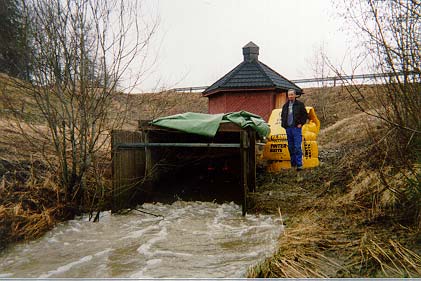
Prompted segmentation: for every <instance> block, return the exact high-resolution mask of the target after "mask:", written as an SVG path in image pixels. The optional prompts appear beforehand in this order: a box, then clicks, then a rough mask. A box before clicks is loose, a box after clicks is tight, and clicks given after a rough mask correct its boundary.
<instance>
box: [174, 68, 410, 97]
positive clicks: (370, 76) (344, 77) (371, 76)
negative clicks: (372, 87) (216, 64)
mask: <svg viewBox="0 0 421 281" xmlns="http://www.w3.org/2000/svg"><path fill="white" fill-rule="evenodd" d="M408 74H409V75H412V74H415V73H414V72H410V73H408ZM396 75H398V76H402V75H404V73H403V72H399V73H370V74H355V75H340V76H328V77H318V78H304V79H295V80H290V81H291V82H293V83H295V84H304V83H317V82H333V85H334V86H336V82H340V81H343V80H351V81H353V80H361V79H374V78H387V77H392V76H396ZM208 87H209V86H198V87H183V88H173V89H171V91H175V92H201V91H204V90H205V89H206V88H208Z"/></svg>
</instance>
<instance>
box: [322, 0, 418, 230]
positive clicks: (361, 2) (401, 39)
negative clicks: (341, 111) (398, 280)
mask: <svg viewBox="0 0 421 281" xmlns="http://www.w3.org/2000/svg"><path fill="white" fill-rule="evenodd" d="M341 5H342V6H341V7H342V8H344V9H342V11H344V12H343V14H342V15H343V17H344V18H345V19H346V20H347V21H348V23H350V24H351V26H352V28H353V30H354V31H356V36H355V38H358V39H359V40H360V41H358V43H360V44H362V46H363V49H362V50H363V54H362V56H361V57H366V58H367V59H369V61H370V62H371V63H372V65H371V67H372V69H373V70H374V71H375V72H377V73H379V72H380V73H385V75H384V76H383V77H382V78H379V79H378V80H376V81H375V82H376V83H377V84H378V86H377V87H376V88H375V90H376V91H377V100H376V104H373V103H372V102H368V100H367V99H366V98H365V96H364V92H363V91H362V90H361V87H360V86H359V85H356V84H355V83H352V81H346V80H345V81H344V83H346V84H347V85H348V86H349V87H347V88H346V89H347V90H348V92H349V94H350V96H351V97H352V99H353V100H354V102H355V103H356V104H357V105H358V107H359V109H360V110H361V111H363V112H365V113H367V114H369V115H371V116H375V117H377V118H379V119H380V120H382V121H383V123H384V128H385V129H386V133H385V134H383V135H382V136H380V137H378V138H377V140H376V142H375V145H374V148H375V149H374V151H372V153H373V156H374V154H377V155H375V156H374V158H376V159H377V160H376V161H377V162H378V163H379V164H378V168H379V172H380V173H379V175H380V177H381V178H382V180H383V182H384V183H385V186H386V188H387V189H389V190H390V191H392V192H393V194H395V195H396V198H398V201H399V202H400V204H401V206H402V207H403V208H399V209H400V210H401V211H403V213H404V214H406V215H407V217H408V218H409V217H412V218H414V219H415V222H416V223H417V224H418V225H420V226H421V209H420V206H421V189H420V186H421V175H420V172H419V168H416V167H417V165H414V162H419V161H420V159H421V114H420V112H421V67H420V66H421V52H420V51H421V48H420V47H421V46H420V45H421V40H420V39H421V23H420V10H421V2H420V1H419V0H389V1H380V0H351V1H343V3H342V4H341ZM330 67H331V68H332V69H333V70H334V71H335V73H336V74H337V75H339V76H340V75H342V74H343V72H342V71H340V69H339V68H338V67H335V66H334V65H333V64H332V63H330ZM378 156H380V157H382V158H380V157H378ZM385 165H391V166H393V167H394V170H395V171H396V169H398V170H399V171H401V173H403V175H405V176H407V181H406V184H405V186H404V187H403V188H400V187H396V186H390V185H389V184H388V173H387V172H386V171H385V169H383V168H384V166H385Z"/></svg>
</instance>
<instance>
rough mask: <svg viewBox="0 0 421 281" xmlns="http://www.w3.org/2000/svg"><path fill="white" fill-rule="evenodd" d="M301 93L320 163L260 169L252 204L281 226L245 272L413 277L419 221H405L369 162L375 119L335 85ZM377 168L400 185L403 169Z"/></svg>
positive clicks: (420, 264)
mask: <svg viewBox="0 0 421 281" xmlns="http://www.w3.org/2000/svg"><path fill="white" fill-rule="evenodd" d="M307 93H309V94H307V95H304V96H302V97H301V100H303V101H304V102H305V104H306V105H308V106H314V107H315V109H316V112H317V113H318V114H319V118H320V119H321V121H322V129H321V131H320V133H319V138H318V142H319V158H320V162H321V164H320V166H319V167H317V168H313V169H307V170H304V171H301V172H296V171H294V170H289V171H282V172H281V173H279V174H261V175H260V178H259V185H258V190H257V193H256V194H254V196H253V200H252V201H253V202H252V207H253V210H254V211H255V212H256V213H261V212H263V213H274V214H279V215H280V216H281V218H282V220H283V222H284V224H285V232H284V233H283V234H282V235H281V236H280V238H279V246H278V249H277V250H276V253H275V254H274V255H273V256H272V257H271V258H269V259H267V260H266V261H264V262H263V263H261V264H259V265H257V266H255V267H253V268H250V269H249V277H273V278H279V277H288V278H306V277H312V278H314V277H420V276H421V257H420V254H421V247H420V245H421V243H420V242H421V240H420V237H421V236H420V227H419V226H417V225H413V224H412V223H410V222H408V221H405V210H404V209H403V206H401V205H400V204H399V199H398V198H397V197H396V194H394V193H393V192H391V190H393V189H392V188H385V186H384V184H383V183H382V180H381V177H380V176H379V174H378V173H377V172H376V170H375V169H373V167H372V166H373V159H375V158H372V157H370V156H371V155H373V145H372V143H373V140H372V139H371V137H372V136H373V135H382V134H383V133H384V132H383V126H382V124H381V122H380V121H379V120H378V119H376V118H373V117H370V116H368V115H367V114H365V113H361V112H359V111H358V109H357V108H356V107H355V106H354V105H353V103H352V101H351V100H350V98H349V97H347V96H346V94H345V93H344V91H343V89H341V88H340V87H338V88H335V89H332V88H330V89H329V88H328V89H319V90H317V89H311V90H310V91H307ZM365 93H366V98H367V99H370V100H372V101H375V99H376V96H374V94H372V95H371V93H370V91H366V92H365ZM321 107H323V108H321ZM320 112H324V114H325V115H324V116H323V114H320ZM374 164H375V163H374ZM384 169H388V170H389V171H391V172H390V178H389V179H388V182H389V184H390V185H391V186H392V187H393V188H394V189H400V188H405V186H406V185H407V184H408V180H407V179H406V178H405V175H404V174H403V173H396V172H395V173H394V172H392V170H393V167H384Z"/></svg>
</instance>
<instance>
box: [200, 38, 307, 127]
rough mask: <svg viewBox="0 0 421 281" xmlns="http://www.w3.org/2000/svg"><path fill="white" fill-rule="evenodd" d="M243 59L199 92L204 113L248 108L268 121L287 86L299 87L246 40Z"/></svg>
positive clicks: (299, 89) (291, 87)
mask: <svg viewBox="0 0 421 281" xmlns="http://www.w3.org/2000/svg"><path fill="white" fill-rule="evenodd" d="M243 55H244V61H243V62H241V63H240V64H239V65H238V66H236V67H235V68H234V69H233V70H231V71H230V72H228V73H227V74H226V75H224V76H223V77H222V78H221V79H219V80H218V81H216V82H215V83H213V84H212V85H211V86H209V87H208V88H207V89H206V90H205V91H204V92H203V93H202V94H203V96H205V97H208V112H209V113H211V114H215V113H228V112H233V111H241V110H245V111H249V112H251V113H254V114H257V115H260V116H261V117H262V118H263V119H264V120H265V121H268V119H269V116H270V114H271V112H272V110H273V109H275V108H280V107H282V105H283V104H284V103H285V102H286V100H287V94H286V93H287V91H288V89H295V90H296V92H297V94H301V93H302V89H301V88H300V87H298V86H297V85H295V84H294V83H293V82H291V81H289V80H288V79H286V78H285V77H283V76H282V75H280V74H279V73H277V72H276V71H275V70H273V69H272V68H270V67H269V66H267V65H266V64H264V63H262V62H260V61H259V59H258V57H259V47H258V46H257V45H256V44H254V43H253V42H249V43H248V44H247V45H245V46H244V47H243Z"/></svg>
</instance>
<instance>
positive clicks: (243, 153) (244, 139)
mask: <svg viewBox="0 0 421 281" xmlns="http://www.w3.org/2000/svg"><path fill="white" fill-rule="evenodd" d="M240 143H241V148H240V159H241V160H240V163H241V176H240V186H241V189H242V193H243V194H242V197H243V200H242V201H243V203H242V215H243V216H245V215H246V213H247V194H248V183H247V180H248V173H247V172H248V159H247V158H248V152H247V149H248V134H247V131H245V130H243V131H241V132H240Z"/></svg>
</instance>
